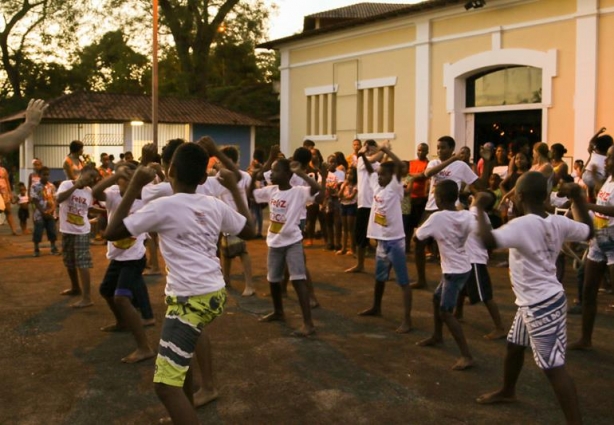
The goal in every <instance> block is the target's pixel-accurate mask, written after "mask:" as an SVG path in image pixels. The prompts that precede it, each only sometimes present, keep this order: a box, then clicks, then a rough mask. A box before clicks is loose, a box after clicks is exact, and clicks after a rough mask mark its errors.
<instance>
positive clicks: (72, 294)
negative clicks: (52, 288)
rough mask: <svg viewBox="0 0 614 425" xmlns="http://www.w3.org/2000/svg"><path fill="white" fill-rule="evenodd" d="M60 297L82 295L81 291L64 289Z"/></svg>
mask: <svg viewBox="0 0 614 425" xmlns="http://www.w3.org/2000/svg"><path fill="white" fill-rule="evenodd" d="M60 295H68V296H71V297H72V296H74V295H81V291H80V290H79V289H72V288H71V289H64V290H63V291H62V292H60Z"/></svg>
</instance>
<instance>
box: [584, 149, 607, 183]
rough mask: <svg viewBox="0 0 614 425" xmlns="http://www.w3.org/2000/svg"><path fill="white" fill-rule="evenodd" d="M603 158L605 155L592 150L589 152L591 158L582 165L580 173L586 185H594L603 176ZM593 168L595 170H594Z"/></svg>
mask: <svg viewBox="0 0 614 425" xmlns="http://www.w3.org/2000/svg"><path fill="white" fill-rule="evenodd" d="M605 160H606V156H605V155H601V154H598V153H596V152H593V153H592V154H591V160H590V161H589V162H588V164H586V166H585V167H584V173H582V180H583V181H584V184H586V185H587V186H588V187H591V188H592V187H595V184H596V183H597V182H598V181H601V180H603V179H604V178H605V176H606V173H605ZM593 169H594V170H595V171H594V172H592V171H593Z"/></svg>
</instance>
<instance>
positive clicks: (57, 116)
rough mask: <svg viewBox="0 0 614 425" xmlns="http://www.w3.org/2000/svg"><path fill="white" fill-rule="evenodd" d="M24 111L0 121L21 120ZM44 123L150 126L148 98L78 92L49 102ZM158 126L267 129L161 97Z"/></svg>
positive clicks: (216, 109)
mask: <svg viewBox="0 0 614 425" xmlns="http://www.w3.org/2000/svg"><path fill="white" fill-rule="evenodd" d="M23 117H24V111H22V112H19V113H17V114H13V115H11V116H8V117H4V118H2V119H0V122H8V121H14V120H18V119H23ZM43 119H44V120H45V121H55V120H63V121H89V122H92V121H96V122H127V121H143V122H151V97H150V96H146V95H132V94H111V93H96V92H77V93H71V94H67V95H65V96H62V97H59V98H57V99H53V100H51V101H49V108H48V109H47V111H46V112H45V116H44V117H43ZM158 122H160V123H169V124H173V123H174V124H184V123H185V124H218V125H243V126H252V125H253V126H266V125H267V124H266V123H264V122H262V121H260V120H258V119H255V118H252V117H249V116H247V115H243V114H240V113H238V112H234V111H231V110H229V109H226V108H223V107H221V106H218V105H214V104H212V103H209V102H207V101H204V100H201V99H188V98H178V97H160V98H159V100H158Z"/></svg>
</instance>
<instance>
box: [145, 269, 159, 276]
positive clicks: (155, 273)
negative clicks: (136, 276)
mask: <svg viewBox="0 0 614 425" xmlns="http://www.w3.org/2000/svg"><path fill="white" fill-rule="evenodd" d="M161 274H162V272H161V271H160V269H147V270H145V271H144V272H143V276H158V275H161Z"/></svg>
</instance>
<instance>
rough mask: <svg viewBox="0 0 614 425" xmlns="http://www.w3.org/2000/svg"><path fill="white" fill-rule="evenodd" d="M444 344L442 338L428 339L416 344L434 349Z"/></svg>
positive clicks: (432, 337)
mask: <svg viewBox="0 0 614 425" xmlns="http://www.w3.org/2000/svg"><path fill="white" fill-rule="evenodd" d="M439 344H443V340H442V339H441V338H437V337H434V336H431V337H428V338H426V339H423V340H421V341H418V342H416V345H417V346H418V347H433V346H435V345H439Z"/></svg>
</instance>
